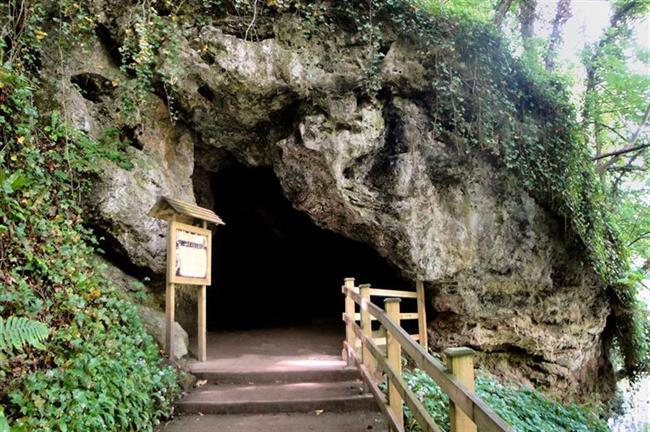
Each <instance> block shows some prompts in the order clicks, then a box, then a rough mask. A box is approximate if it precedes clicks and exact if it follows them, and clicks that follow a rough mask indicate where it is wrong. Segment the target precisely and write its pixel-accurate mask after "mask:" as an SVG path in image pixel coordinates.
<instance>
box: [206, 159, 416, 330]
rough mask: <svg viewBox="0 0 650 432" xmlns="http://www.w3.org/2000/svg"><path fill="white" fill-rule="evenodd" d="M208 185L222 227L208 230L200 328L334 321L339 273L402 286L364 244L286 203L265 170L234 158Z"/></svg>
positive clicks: (340, 304)
mask: <svg viewBox="0 0 650 432" xmlns="http://www.w3.org/2000/svg"><path fill="white" fill-rule="evenodd" d="M211 186H212V191H213V193H214V202H215V207H214V209H215V211H216V213H217V214H218V215H219V216H221V218H222V219H223V220H224V221H225V223H226V225H225V226H222V227H219V228H218V229H217V230H216V232H215V234H214V236H213V262H212V266H213V270H212V286H211V287H210V288H208V299H207V300H208V303H207V308H208V311H207V316H208V323H207V325H208V330H220V329H250V328H264V327H277V326H294V325H314V324H316V325H318V324H319V323H327V324H332V323H340V321H341V313H342V312H343V295H342V294H341V289H340V287H341V285H342V284H343V279H344V278H345V277H355V278H356V280H357V283H371V284H372V285H373V286H377V287H381V288H394V289H409V288H410V286H411V284H410V282H409V281H407V280H405V279H404V278H402V277H401V275H400V273H399V270H398V269H397V268H396V267H394V266H393V265H391V264H390V263H388V262H387V261H386V260H385V259H384V258H382V257H381V256H380V255H379V254H378V253H377V252H375V251H374V250H373V249H372V248H371V247H370V246H368V245H366V244H364V243H361V242H358V241H354V240H350V239H348V238H346V237H344V236H342V235H340V234H337V233H334V232H332V231H329V230H326V229H323V228H320V227H318V226H317V225H316V224H315V223H314V222H313V221H312V220H311V219H310V218H309V216H308V215H307V214H305V213H303V212H300V211H298V210H296V209H294V208H293V207H292V205H291V203H290V202H289V200H288V199H287V198H286V197H285V195H284V192H283V191H282V187H281V185H280V182H279V180H278V179H277V177H276V176H275V174H274V173H273V170H272V169H271V168H269V167H256V168H250V167H246V166H244V165H241V164H234V165H233V166H230V167H228V168H224V169H222V170H220V171H219V172H218V173H216V174H214V175H213V177H212V183H211Z"/></svg>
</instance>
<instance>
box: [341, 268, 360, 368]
mask: <svg viewBox="0 0 650 432" xmlns="http://www.w3.org/2000/svg"><path fill="white" fill-rule="evenodd" d="M343 286H344V287H345V288H347V289H354V278H345V282H344V285H343ZM354 309H355V307H354V300H353V299H352V297H350V296H349V295H348V293H347V292H346V293H345V316H346V317H347V318H348V320H350V321H351V322H354ZM345 340H346V342H347V346H348V348H347V349H346V348H345V347H343V360H346V361H347V363H348V366H353V365H354V359H352V357H351V356H350V355H349V354H350V353H349V352H348V351H347V350H348V349H349V350H355V349H356V346H357V345H356V338H355V337H354V330H353V329H352V325H350V324H348V323H346V324H345Z"/></svg>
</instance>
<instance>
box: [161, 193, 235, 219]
mask: <svg viewBox="0 0 650 432" xmlns="http://www.w3.org/2000/svg"><path fill="white" fill-rule="evenodd" d="M174 214H177V215H182V216H189V217H191V218H195V219H200V220H203V221H206V222H210V223H213V224H216V225H225V223H224V222H223V221H222V220H221V218H220V217H219V216H217V214H216V213H215V212H213V211H212V210H209V209H206V208H203V207H199V206H197V205H195V204H190V203H187V202H183V201H179V200H177V199H174V198H169V197H160V198H159V199H158V201H157V202H156V204H155V205H154V206H153V207H152V208H151V210H149V216H151V217H154V218H156V219H163V220H167V219H169V218H170V217H171V216H172V215H174Z"/></svg>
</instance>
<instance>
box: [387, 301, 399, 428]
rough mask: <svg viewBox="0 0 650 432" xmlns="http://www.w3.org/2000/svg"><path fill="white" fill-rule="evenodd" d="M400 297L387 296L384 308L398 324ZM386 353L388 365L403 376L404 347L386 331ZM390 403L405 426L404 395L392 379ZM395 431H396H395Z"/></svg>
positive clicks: (389, 395) (389, 387)
mask: <svg viewBox="0 0 650 432" xmlns="http://www.w3.org/2000/svg"><path fill="white" fill-rule="evenodd" d="M401 301H402V300H401V299H399V298H387V299H386V300H384V309H385V310H386V315H388V318H390V319H391V320H392V321H393V322H395V323H396V324H397V325H398V326H399V325H400V306H399V304H400V302H401ZM386 355H387V357H388V365H389V366H390V367H391V368H392V369H393V370H394V371H395V374H396V375H397V376H398V377H401V376H402V347H401V346H400V344H399V342H398V341H397V340H396V339H395V338H394V337H393V336H392V335H391V334H390V332H389V331H388V330H387V331H386ZM388 405H389V406H390V409H391V411H392V412H393V414H394V415H395V418H396V419H397V421H398V422H399V423H400V426H402V427H403V426H404V407H403V405H402V397H401V396H400V394H399V393H398V392H397V388H395V384H394V383H393V382H392V380H390V379H389V380H388ZM393 432H394V431H393Z"/></svg>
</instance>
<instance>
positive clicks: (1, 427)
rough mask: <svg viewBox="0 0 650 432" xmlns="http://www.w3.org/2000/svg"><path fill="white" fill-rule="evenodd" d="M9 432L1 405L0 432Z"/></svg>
mask: <svg viewBox="0 0 650 432" xmlns="http://www.w3.org/2000/svg"><path fill="white" fill-rule="evenodd" d="M0 319H2V318H0ZM10 431H11V428H10V427H9V422H8V421H7V418H6V417H5V413H4V408H2V405H0V432H10Z"/></svg>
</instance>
